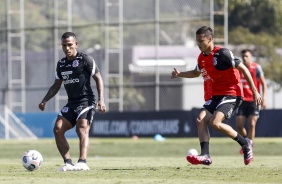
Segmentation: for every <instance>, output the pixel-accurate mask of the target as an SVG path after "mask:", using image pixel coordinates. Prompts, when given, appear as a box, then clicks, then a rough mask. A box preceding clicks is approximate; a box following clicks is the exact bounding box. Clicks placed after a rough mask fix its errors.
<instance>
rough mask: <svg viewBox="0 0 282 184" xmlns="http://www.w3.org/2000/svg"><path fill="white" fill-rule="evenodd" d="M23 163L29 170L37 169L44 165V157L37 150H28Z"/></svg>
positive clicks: (23, 157)
mask: <svg viewBox="0 0 282 184" xmlns="http://www.w3.org/2000/svg"><path fill="white" fill-rule="evenodd" d="M22 163H23V166H24V167H25V168H26V169H27V170H29V171H35V170H38V169H39V168H40V167H41V166H42V163H43V157H42V155H41V153H39V152H38V151H36V150H27V151H26V152H25V153H24V155H23V156H22Z"/></svg>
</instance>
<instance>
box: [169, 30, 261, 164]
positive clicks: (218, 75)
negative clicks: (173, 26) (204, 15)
mask: <svg viewBox="0 0 282 184" xmlns="http://www.w3.org/2000/svg"><path fill="white" fill-rule="evenodd" d="M196 41H197V45H198V47H199V49H200V50H201V53H200V56H199V59H198V64H197V66H196V68H195V69H194V70H190V71H186V72H180V71H178V70H177V69H174V70H173V71H172V76H171V77H172V78H176V77H185V78H194V77H198V76H199V75H200V74H202V77H203V79H204V80H210V81H211V82H212V84H211V86H212V98H211V99H210V100H208V101H207V102H206V103H205V104H204V108H205V109H206V112H207V114H206V117H205V118H207V120H208V122H209V124H210V125H211V126H212V127H213V128H214V129H215V130H217V131H219V132H221V133H223V134H225V135H226V136H228V137H230V138H232V139H234V140H235V141H237V142H238V143H239V144H240V146H241V147H242V149H243V150H244V163H245V164H246V165H248V164H249V163H250V162H251V161H252V159H253V152H252V145H251V142H250V140H249V139H248V138H244V137H243V136H242V135H240V134H238V133H237V132H236V131H235V130H234V129H233V128H232V127H231V126H229V125H227V124H225V123H223V121H224V120H225V119H230V118H231V116H232V115H233V114H234V111H235V110H236V109H237V108H238V107H239V105H240V104H241V102H242V98H243V91H242V85H241V82H240V75H239V71H241V72H242V73H243V74H244V76H245V78H246V80H247V81H248V83H249V85H250V88H251V90H252V92H253V95H254V101H255V103H256V105H260V104H261V103H262V98H261V96H260V94H259V93H258V91H257V89H256V87H255V84H254V82H253V80H252V77H251V74H250V72H249V70H248V69H247V68H246V66H245V65H244V64H243V63H242V62H241V61H240V60H239V59H236V58H235V57H234V56H233V54H232V52H231V51H230V50H228V49H226V48H219V47H216V46H214V43H213V31H212V29H211V28H210V27H207V26H203V27H201V28H199V29H198V30H197V32H196ZM198 128H202V129H207V124H205V123H203V125H202V126H198ZM198 132H199V137H205V138H206V141H202V142H200V145H201V154H200V155H188V156H187V160H188V162H190V163H191V164H204V165H210V164H211V163H212V160H211V158H210V155H209V134H208V135H207V131H199V130H198ZM201 134H203V135H201ZM205 134H206V135H205ZM200 141H201V140H200Z"/></svg>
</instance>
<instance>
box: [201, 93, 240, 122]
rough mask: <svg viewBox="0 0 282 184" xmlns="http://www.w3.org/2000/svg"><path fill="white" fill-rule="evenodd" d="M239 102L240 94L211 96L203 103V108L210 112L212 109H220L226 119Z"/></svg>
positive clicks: (230, 115)
mask: <svg viewBox="0 0 282 184" xmlns="http://www.w3.org/2000/svg"><path fill="white" fill-rule="evenodd" d="M241 103H242V97H240V96H213V97H212V98H211V99H210V100H208V101H207V102H206V103H205V104H204V108H205V109H207V110H208V111H209V112H210V113H211V114H213V113H214V111H220V112H222V113H223V114H224V115H225V118H226V119H230V118H231V117H232V115H233V114H234V112H236V110H237V108H238V107H239V106H240V104H241Z"/></svg>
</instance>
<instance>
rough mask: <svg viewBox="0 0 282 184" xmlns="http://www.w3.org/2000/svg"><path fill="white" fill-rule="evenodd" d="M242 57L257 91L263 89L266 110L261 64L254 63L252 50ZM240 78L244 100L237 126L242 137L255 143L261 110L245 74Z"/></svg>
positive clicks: (246, 50) (237, 118)
mask: <svg viewBox="0 0 282 184" xmlns="http://www.w3.org/2000/svg"><path fill="white" fill-rule="evenodd" d="M241 55H242V59H243V63H244V65H245V66H246V67H247V68H248V69H249V71H250V73H251V76H252V79H253V81H254V83H255V86H256V88H257V90H258V91H259V92H260V89H262V96H263V103H262V108H263V109H265V108H266V90H267V85H266V82H265V78H264V74H263V70H262V68H261V66H260V65H259V64H257V63H255V62H253V61H252V52H251V50H249V49H244V50H242V52H241ZM240 77H241V82H242V85H243V92H244V98H243V102H242V104H241V105H240V107H239V108H238V110H237V116H236V126H237V130H238V132H239V133H240V134H241V135H242V136H244V137H248V138H249V139H250V140H251V141H252V142H253V141H254V138H255V129H256V123H257V120H258V118H259V111H260V109H259V107H258V106H256V104H255V102H254V97H253V93H252V90H251V88H250V85H249V84H248V82H247V81H246V79H245V76H244V75H243V73H241V72H240ZM246 119H247V123H248V133H247V131H246V129H245V127H244V124H245V121H246ZM240 153H241V154H243V150H242V149H241V150H240Z"/></svg>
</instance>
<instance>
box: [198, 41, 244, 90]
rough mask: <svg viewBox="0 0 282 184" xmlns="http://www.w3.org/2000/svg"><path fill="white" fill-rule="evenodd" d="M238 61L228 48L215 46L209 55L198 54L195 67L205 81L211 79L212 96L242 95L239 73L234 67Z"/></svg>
mask: <svg viewBox="0 0 282 184" xmlns="http://www.w3.org/2000/svg"><path fill="white" fill-rule="evenodd" d="M240 62H241V61H240V60H239V59H237V58H235V57H234V56H233V53H232V52H231V51H230V50H228V49H226V48H221V47H217V46H215V47H214V49H213V50H212V51H211V53H210V54H209V55H206V54H205V53H201V54H200V55H199V57H198V65H197V69H198V71H200V72H201V73H202V76H203V78H204V80H205V81H206V80H210V81H211V86H212V88H211V89H212V90H211V91H212V92H211V93H212V96H215V95H224V96H227V95H230V96H243V91H242V85H241V82H240V74H239V71H238V70H237V69H236V67H237V66H238V65H239V63H240ZM206 92H207V93H210V91H205V93H206Z"/></svg>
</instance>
